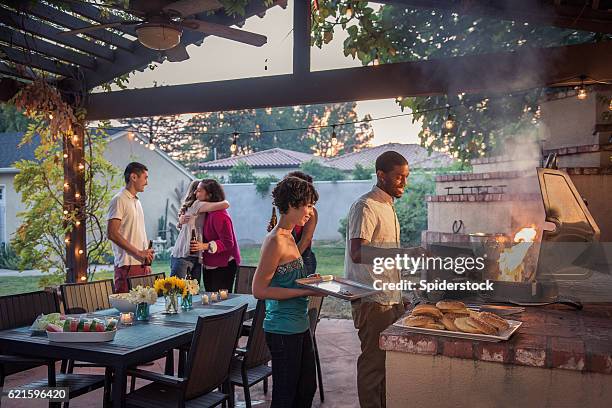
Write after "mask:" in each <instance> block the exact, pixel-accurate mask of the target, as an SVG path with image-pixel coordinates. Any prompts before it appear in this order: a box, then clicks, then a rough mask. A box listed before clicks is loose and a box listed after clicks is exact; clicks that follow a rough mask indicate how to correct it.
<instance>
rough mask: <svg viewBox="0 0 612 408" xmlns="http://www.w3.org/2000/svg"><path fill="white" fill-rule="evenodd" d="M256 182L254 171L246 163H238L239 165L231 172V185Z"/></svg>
mask: <svg viewBox="0 0 612 408" xmlns="http://www.w3.org/2000/svg"><path fill="white" fill-rule="evenodd" d="M254 181H255V175H254V174H253V169H251V166H249V165H248V164H246V162H244V161H240V162H238V164H237V165H235V166H234V167H232V168H231V169H230V170H229V182H230V183H253V182H254Z"/></svg>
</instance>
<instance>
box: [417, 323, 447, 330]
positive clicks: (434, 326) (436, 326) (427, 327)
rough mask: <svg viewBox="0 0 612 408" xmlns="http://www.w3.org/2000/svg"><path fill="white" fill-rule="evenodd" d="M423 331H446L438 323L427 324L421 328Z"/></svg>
mask: <svg viewBox="0 0 612 408" xmlns="http://www.w3.org/2000/svg"><path fill="white" fill-rule="evenodd" d="M423 327H424V328H425V329H436V330H446V327H445V326H444V325H443V324H440V323H436V322H434V323H428V324H426V325H425V326H423Z"/></svg>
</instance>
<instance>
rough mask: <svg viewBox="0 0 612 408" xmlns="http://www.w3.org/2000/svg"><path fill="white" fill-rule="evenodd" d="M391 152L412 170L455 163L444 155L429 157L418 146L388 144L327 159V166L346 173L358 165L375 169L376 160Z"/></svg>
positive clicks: (436, 154) (427, 153)
mask: <svg viewBox="0 0 612 408" xmlns="http://www.w3.org/2000/svg"><path fill="white" fill-rule="evenodd" d="M389 150H394V151H396V152H398V153H400V154H401V155H402V156H404V157H405V158H406V160H408V163H409V164H410V167H411V168H423V169H433V168H438V167H446V166H450V165H451V164H452V163H453V161H454V160H453V158H452V157H451V156H449V155H446V154H444V153H439V152H432V153H431V155H429V152H428V151H427V149H425V148H424V147H422V146H419V145H417V144H404V143H387V144H384V145H380V146H375V147H369V148H367V149H363V150H361V151H358V152H353V153H347V154H343V155H342V156H338V157H333V158H330V159H327V160H326V161H325V165H326V166H329V167H335V168H337V169H339V170H344V171H350V170H353V169H354V168H355V165H356V164H360V165H362V166H364V167H374V163H375V162H376V158H377V157H378V156H379V155H381V154H382V153H384V152H386V151H389Z"/></svg>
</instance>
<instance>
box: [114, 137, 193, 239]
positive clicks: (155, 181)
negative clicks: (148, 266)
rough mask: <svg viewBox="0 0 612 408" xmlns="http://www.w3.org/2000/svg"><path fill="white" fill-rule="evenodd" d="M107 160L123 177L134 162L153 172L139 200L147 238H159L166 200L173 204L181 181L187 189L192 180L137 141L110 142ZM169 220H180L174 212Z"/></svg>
mask: <svg viewBox="0 0 612 408" xmlns="http://www.w3.org/2000/svg"><path fill="white" fill-rule="evenodd" d="M104 157H105V158H106V159H107V160H108V161H109V162H111V163H112V164H113V165H115V166H116V167H117V168H118V169H119V171H120V174H121V175H120V177H121V178H123V170H124V169H125V167H126V166H127V165H128V163H130V162H132V161H137V162H140V163H142V164H144V165H145V166H147V168H148V169H149V185H148V186H147V187H146V188H145V191H144V193H140V194H139V197H140V199H141V203H142V209H143V211H144V214H145V226H146V230H147V236H148V237H149V239H155V237H156V236H157V227H158V220H159V217H161V216H163V215H164V214H165V211H166V199H167V198H169V199H170V203H173V202H174V200H175V199H174V188H175V187H177V186H179V185H180V184H181V182H183V183H184V184H185V188H186V187H187V186H188V185H189V183H190V182H191V178H190V177H188V176H187V175H186V174H185V173H184V172H183V171H181V170H180V169H179V168H178V167H176V166H175V165H173V164H172V163H170V162H169V161H168V160H166V159H165V158H164V157H163V156H161V155H160V154H157V153H156V152H153V151H151V150H149V149H148V148H147V147H145V146H144V145H141V144H140V143H139V142H138V141H136V140H128V137H127V136H123V137H119V138H117V139H113V140H112V141H110V142H109V144H108V146H107V148H106V151H105V153H104ZM169 217H170V220H172V219H173V218H172V217H174V218H176V214H172V211H170V212H169Z"/></svg>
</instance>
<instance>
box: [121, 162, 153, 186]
mask: <svg viewBox="0 0 612 408" xmlns="http://www.w3.org/2000/svg"><path fill="white" fill-rule="evenodd" d="M145 171H149V169H147V166H145V165H144V164H142V163H138V162H131V163H130V164H128V165H127V167H126V168H125V171H124V172H123V178H124V179H125V184H127V183H129V182H130V175H131V174H132V173H136V174H137V175H138V176H140V175H141V174H142V173H144V172H145Z"/></svg>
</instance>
